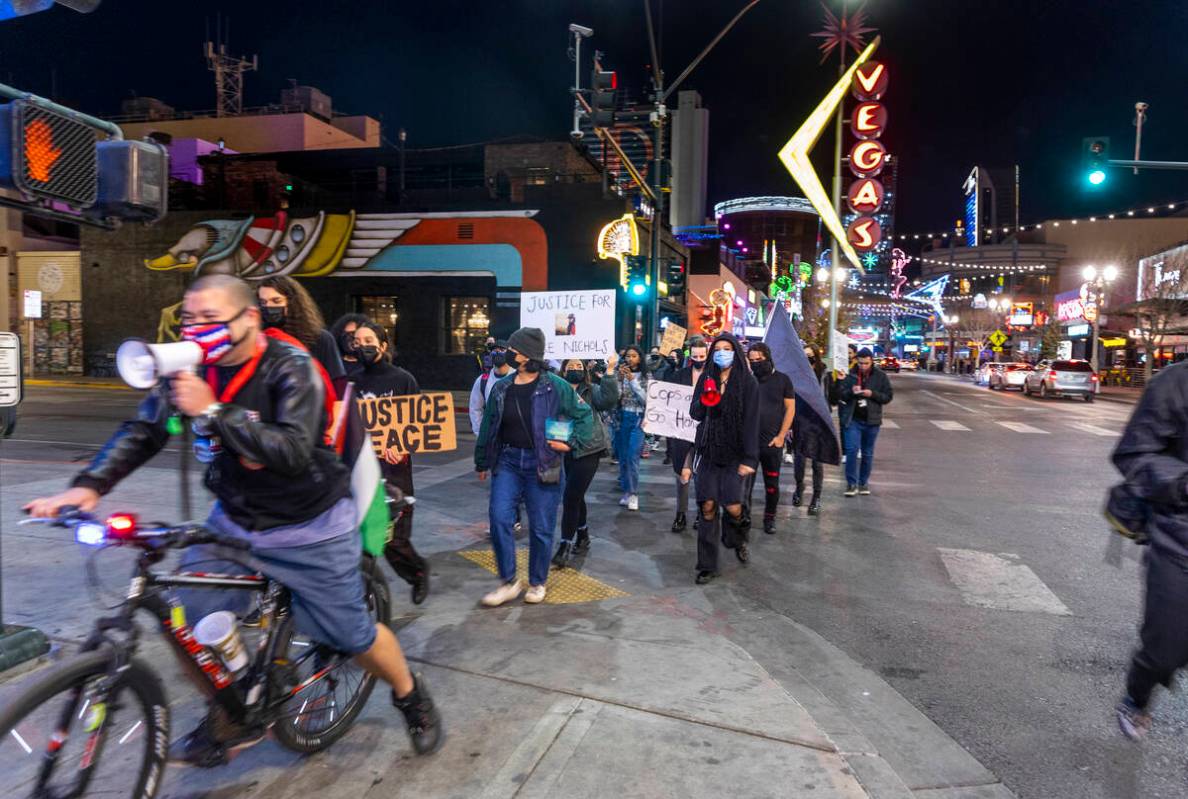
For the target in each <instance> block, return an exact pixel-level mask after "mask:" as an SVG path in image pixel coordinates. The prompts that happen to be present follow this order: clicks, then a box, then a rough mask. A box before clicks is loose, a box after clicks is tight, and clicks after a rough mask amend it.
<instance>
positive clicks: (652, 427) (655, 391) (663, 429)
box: [643, 380, 697, 441]
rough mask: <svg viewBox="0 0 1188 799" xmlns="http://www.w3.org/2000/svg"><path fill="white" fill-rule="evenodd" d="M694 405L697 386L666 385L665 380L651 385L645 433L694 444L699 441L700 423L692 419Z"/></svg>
mask: <svg viewBox="0 0 1188 799" xmlns="http://www.w3.org/2000/svg"><path fill="white" fill-rule="evenodd" d="M692 404H693V386H682V385H681V384H679V383H665V382H664V381H662V380H652V381H649V383H648V407H647V410H646V411H645V412H644V423H643V429H644V432H646V433H650V434H652V435H657V436H664V437H665V438H679V439H681V440H683V441H693V440H694V439H695V438H696V437H697V420H696V419H694V418H693V417H692V416H690V415H689V407H690V406H691V405H692Z"/></svg>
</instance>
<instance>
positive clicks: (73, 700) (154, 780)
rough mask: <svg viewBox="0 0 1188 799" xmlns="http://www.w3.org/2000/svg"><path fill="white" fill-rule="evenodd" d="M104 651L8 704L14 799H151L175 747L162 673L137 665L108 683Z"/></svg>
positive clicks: (4, 728)
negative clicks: (84, 798)
mask: <svg viewBox="0 0 1188 799" xmlns="http://www.w3.org/2000/svg"><path fill="white" fill-rule="evenodd" d="M111 659H112V653H111V652H110V651H107V650H98V651H95V652H88V653H85V654H82V655H79V656H78V657H76V658H72V659H71V660H69V661H67V662H65V663H63V664H62V665H60V666H58V667H56V668H53V669H51V670H49V671H47V672H45V673H44V674H41V675H38V676H37V677H34V678H32V679H31V680H30V681H29V682H27V683H24V684H18V685H16V686H14V689H13V691H12V692H11V693H9V694H8V695H6V696H5V700H4V701H3V702H2V703H0V705H2V706H3V709H2V710H0V773H2V774H3V775H4V786H5V787H4V795H5V796H6V797H14V798H15V797H26V796H27V797H31V799H73V797H82V796H101V795H102V796H112V797H136V799H151V797H153V796H155V795H156V793H157V790H158V788H160V785H161V777H162V775H163V773H164V770H165V758H166V756H167V754H168V748H169V708H168V706H167V705H166V702H165V692H164V690H163V688H162V687H161V681H160V680H159V679H158V677H157V675H156V673H155V672H153V670H152V669H150V668H149V667H148V666H147V665H145V664H144V663H142V662H141V661H139V660H132V662H131V663H130V664H129V665H128V667H127V668H126V669H125V670H123V671H121V672H119V673H118V674H117V675H116V676H115V677H114V678H113V679H112V681H111V682H110V684H108V669H109V664H110V662H111Z"/></svg>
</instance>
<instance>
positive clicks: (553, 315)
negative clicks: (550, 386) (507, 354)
mask: <svg viewBox="0 0 1188 799" xmlns="http://www.w3.org/2000/svg"><path fill="white" fill-rule="evenodd" d="M520 326H521V327H538V328H540V329H541V330H543V331H544V334H545V358H547V359H551V360H557V361H563V360H565V359H566V358H583V359H593V358H605V357H606V356H608V355H610V354H611V352H613V351H614V348H615V292H614V290H613V289H608V290H605V291H602V290H600V291H526V292H523V293H521V294H520Z"/></svg>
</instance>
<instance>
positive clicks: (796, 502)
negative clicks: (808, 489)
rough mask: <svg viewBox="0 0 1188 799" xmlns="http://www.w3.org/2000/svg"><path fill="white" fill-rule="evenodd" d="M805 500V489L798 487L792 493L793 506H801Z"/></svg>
mask: <svg viewBox="0 0 1188 799" xmlns="http://www.w3.org/2000/svg"><path fill="white" fill-rule="evenodd" d="M803 502H804V490H803V489H800V488H798V489H796V491H794V492H793V493H792V507H794V508H799V507H800V506H801V504H802V503H803Z"/></svg>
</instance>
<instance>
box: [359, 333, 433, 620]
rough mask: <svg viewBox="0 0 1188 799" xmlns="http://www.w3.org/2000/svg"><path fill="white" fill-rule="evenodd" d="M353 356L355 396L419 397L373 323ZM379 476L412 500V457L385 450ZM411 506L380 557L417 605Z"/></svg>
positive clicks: (424, 566) (424, 567)
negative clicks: (357, 369)
mask: <svg viewBox="0 0 1188 799" xmlns="http://www.w3.org/2000/svg"><path fill="white" fill-rule="evenodd" d="M355 352H356V353H357V355H358V358H359V363H361V364H362V365H363V369H362V371H361V372H359V373H358V374H357V375H355V378H354V382H355V387H356V389H357V392H356V396H357V397H358V398H360V399H371V398H374V397H402V396H406V395H408V394H420V393H421V388H420V386H418V385H417V379H416V378H415V377H413V376H412V374H411V373H409V372H408V371H406V370H404V369H401V368H400V367H399V366H394V365H393V364H392V361H391V357H392V356H391V353H390V352H389V351H388V334H387V333H385V332H384V329H383V328H382V327H380V326H379V325H377V324H376V323H375V322H370V321H369V322H364V323H363V324H361V325H359V327H358V328H357V329H356V330H355ZM380 472H381V473H382V474H383V476H384V485H385V487H386V488H387V489H388V491H389V493H394V492H392V490H391V489H392V488H396V489H399V491H400V492H402V493H403V494H404V496H406V497H411V496H413V478H412V475H413V470H412V457H411V456H410V455H405V454H403V453H400V452H397V451H396V450H395V449H389V450H387V451H385V452H384V454H383V457H381V458H380ZM413 510H414V506H413V505H409V506H407V507H405V508H404V510H403V512H402V513H401V514H400V518H399V519H397V520H396V524H395V526H394V527H393V528H392V540H391V541H389V542H388V543H387V544H386V545H385V546H384V557H385V558H387V560H388V563H390V564H391V565H392V569H393V570H394V571H395V572H396V573H397V574H398V575H400V578H401V579H402V580H404V581H405V582H406V583H408V584H409V585H411V586H412V601H413V604H414V605H419V604H421V603H422V602H424V601H425V598H426V597H428V596H429V562H428V561H426V560H425V559H424V558H423V557H421V556H420V554H418V552H417V550H416V549H414V548H413V544H412V517H413Z"/></svg>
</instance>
